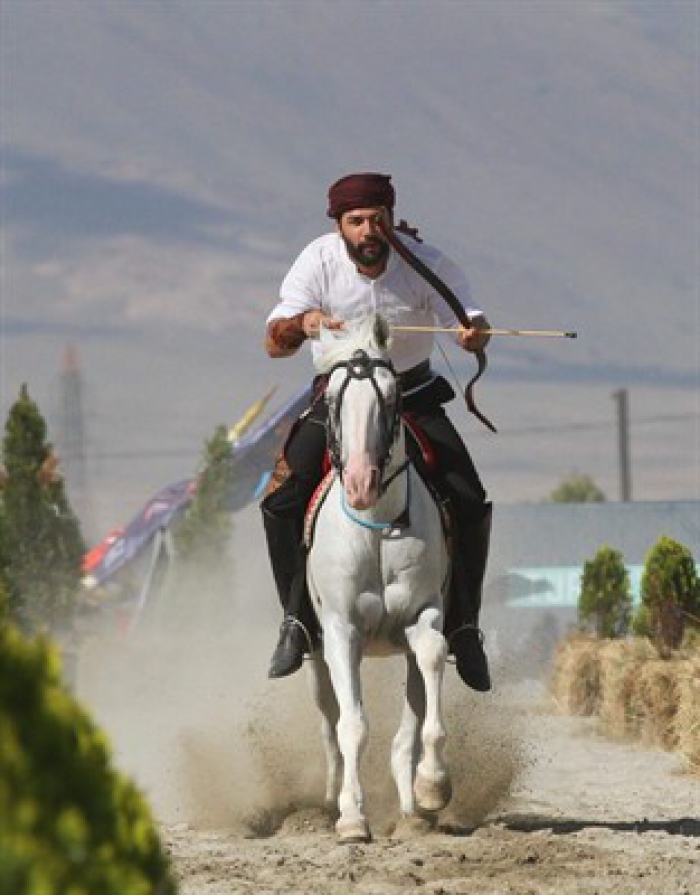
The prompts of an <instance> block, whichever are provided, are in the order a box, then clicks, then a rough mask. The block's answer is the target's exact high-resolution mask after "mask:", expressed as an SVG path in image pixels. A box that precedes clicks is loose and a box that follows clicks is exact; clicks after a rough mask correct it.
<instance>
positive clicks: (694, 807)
mask: <svg viewBox="0 0 700 895" xmlns="http://www.w3.org/2000/svg"><path fill="white" fill-rule="evenodd" d="M488 698H489V699H491V697H488ZM493 702H494V704H495V703H498V702H499V699H498V697H495V698H493ZM515 711H516V710H515V709H514V707H513V704H512V701H511V700H506V703H505V704H504V702H503V700H502V699H501V700H500V708H499V712H498V716H499V717H502V718H503V717H510V718H511V719H512V718H513V713H514V712H515ZM518 714H519V715H520V717H519V719H518V721H517V724H516V727H517V738H518V741H519V744H520V747H519V749H518V750H517V752H518V755H519V758H518V761H517V762H516V764H517V765H518V767H515V768H513V775H512V776H511V775H510V774H507V775H506V776H505V777H502V778H501V779H500V780H499V781H497V783H498V784H499V785H500V786H501V787H505V788H506V789H507V791H506V792H502V793H498V792H496V791H495V790H497V789H498V786H496V787H495V788H494V787H491V792H490V796H489V797H488V798H491V799H492V800H495V801H496V802H498V801H499V798H500V803H498V804H496V806H495V807H494V809H493V810H491V811H490V813H488V814H487V816H486V817H485V818H484V819H483V820H481V822H480V823H478V825H477V826H476V828H474V829H470V828H468V827H465V826H463V825H461V824H460V823H455V821H454V819H453V820H452V822H451V824H450V822H448V824H447V825H444V826H443V827H442V828H440V829H439V830H438V831H437V832H431V833H428V834H426V835H423V836H420V837H418V838H412V839H410V840H397V839H394V838H392V837H391V836H390V835H389V834H390V827H389V826H386V825H385V826H384V828H382V829H379V830H377V827H376V824H375V832H376V833H377V835H376V837H375V841H374V842H373V843H371V844H370V845H366V846H364V845H363V846H350V847H347V846H345V847H341V846H338V845H337V844H336V842H335V837H334V834H333V831H332V821H331V820H330V819H328V818H326V817H324V816H323V814H322V813H321V812H320V811H318V810H316V809H313V808H306V809H303V810H299V811H297V812H293V813H291V814H289V815H288V816H287V817H286V819H285V820H284V821H283V823H282V825H281V826H280V827H279V828H278V829H277V830H276V831H275V832H272V831H271V830H269V829H268V830H266V831H265V835H264V836H263V835H260V831H258V834H257V835H256V834H255V833H254V832H252V831H249V832H248V833H247V834H241V833H240V832H237V833H231V832H227V831H226V830H225V829H221V828H219V829H208V830H204V829H199V830H198V829H196V828H194V827H192V826H189V825H187V824H176V825H170V826H167V827H166V828H165V835H166V839H167V841H168V843H169V847H170V849H171V852H172V856H173V859H174V862H175V866H176V869H177V873H178V876H179V878H180V880H181V885H182V892H183V893H184V895H225V893H244V892H245V893H248V892H250V893H253V892H255V893H259V895H264V893H283V892H285V893H297V892H298V893H304V895H312V893H319V895H320V893H338V895H340V893H346V892H347V893H350V892H352V893H376V895H390V893H399V892H402V893H403V892H407V891H412V890H414V889H415V890H420V891H423V892H430V893H434V895H438V893H445V895H446V893H472V892H474V893H476V892H478V893H479V895H496V893H498V895H501V893H513V895H526V893H528V895H529V893H538V895H539V893H555V892H556V893H557V895H569V893H591V895H593V893H600V895H603V893H615V895H623V893H630V895H632V893H634V895H647V893H648V895H651V893H653V895H691V893H696V892H699V891H700V780H698V779H697V778H691V777H689V776H687V775H685V774H684V773H682V765H681V763H680V760H679V759H677V758H676V757H675V756H672V755H669V754H666V753H662V752H659V751H653V750H647V749H642V748H637V747H634V746H629V745H619V744H611V743H609V742H608V741H606V740H604V739H601V738H599V737H598V736H597V735H596V733H595V729H594V726H593V723H592V722H586V721H582V720H574V719H569V718H562V717H557V716H553V715H551V714H547V713H546V712H543V711H542V710H541V709H533V708H530V709H528V710H527V711H525V712H522V711H521V712H519V713H518ZM502 749H503V744H502V743H501V746H500V748H496V749H495V751H494V752H493V756H494V759H495V761H499V753H500V758H501V759H502V757H503V755H502ZM510 752H511V755H512V754H513V752H512V750H510ZM483 772H484V768H483V767H482V768H481V769H477V776H478V777H480V778H483ZM468 780H469V778H468V775H465V776H464V777H463V778H462V781H461V785H462V786H465V785H466V786H467V787H468V785H469V783H468ZM482 782H483V779H481V780H480V781H479V783H478V785H481V783H482ZM506 784H507V785H506ZM478 785H477V788H478ZM488 798H487V801H488ZM368 799H369V800H371V799H372V792H371V791H370V792H369V793H368ZM477 801H481V802H482V803H483V801H484V800H483V792H482V794H481V796H480V797H479V798H478V799H477ZM463 804H464V805H468V804H469V798H468V796H467V797H465V796H464V794H463ZM379 826H380V827H381V826H382V825H381V824H380V825H379ZM248 837H250V838H248Z"/></svg>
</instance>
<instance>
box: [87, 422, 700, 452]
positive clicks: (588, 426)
mask: <svg viewBox="0 0 700 895" xmlns="http://www.w3.org/2000/svg"><path fill="white" fill-rule="evenodd" d="M694 420H700V413H668V414H657V415H654V416H647V417H641V418H633V419H632V420H631V428H635V427H636V426H643V425H656V424H658V423H679V422H680V423H687V422H691V421H694ZM615 426H616V423H615V420H607V421H589V422H581V423H555V424H553V425H541V426H523V427H520V428H514V429H499V431H498V435H499V436H501V437H502V438H510V437H519V436H521V435H541V434H550V433H558V432H560V433H564V432H594V431H600V430H605V429H613V428H615ZM475 434H476V435H479V436H482V435H483V437H484V438H492V437H493V436H492V435H491V434H490V433H488V432H483V433H482V432H477V433H471V434H470V436H469V437H470V438H472V437H473V436H474V435H475ZM200 457H201V449H195V448H185V447H181V448H166V447H163V448H159V447H155V448H142V449H124V450H117V451H104V452H103V451H95V452H93V453H91V454H90V455H89V459H90V460H91V461H95V462H102V461H107V462H111V461H117V460H196V459H198V458H200Z"/></svg>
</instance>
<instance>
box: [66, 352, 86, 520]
mask: <svg viewBox="0 0 700 895" xmlns="http://www.w3.org/2000/svg"><path fill="white" fill-rule="evenodd" d="M83 390H84V384H83V374H82V371H81V369H80V363H79V361H78V352H77V350H76V348H75V346H74V345H70V344H69V345H67V346H66V352H65V355H64V357H63V368H62V370H61V411H60V422H59V427H58V448H59V456H60V459H61V460H62V466H63V470H64V473H65V476H66V485H67V486H68V489H69V490H70V494H71V500H72V503H73V505H74V507H75V510H76V513H77V515H78V516H79V518H80V521H81V523H82V524H83V527H84V528H86V527H87V528H89V526H90V523H91V521H92V520H91V519H90V516H91V506H90V493H89V486H88V481H87V456H86V450H85V442H86V438H85V414H84V409H83Z"/></svg>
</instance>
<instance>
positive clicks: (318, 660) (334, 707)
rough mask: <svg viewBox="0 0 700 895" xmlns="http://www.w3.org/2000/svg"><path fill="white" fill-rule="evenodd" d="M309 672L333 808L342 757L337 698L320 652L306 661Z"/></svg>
mask: <svg viewBox="0 0 700 895" xmlns="http://www.w3.org/2000/svg"><path fill="white" fill-rule="evenodd" d="M308 665H309V668H310V673H311V678H310V680H311V692H312V694H313V698H314V702H315V703H316V705H317V706H318V709H319V711H320V712H321V740H322V742H323V751H324V753H325V755H326V794H325V803H326V806H327V807H330V806H333V808H334V809H335V807H336V803H337V800H338V792H339V789H338V783H339V780H340V769H341V764H342V758H341V755H340V749H339V748H338V736H337V734H336V725H337V723H338V714H339V712H338V700H337V699H336V698H335V693H334V692H333V686H332V684H331V679H330V676H329V674H328V666H327V665H326V663H325V662H324V661H323V657H322V656H321V654H320V652H316V653H314V655H313V658H312V660H311V661H310V662H309V663H308Z"/></svg>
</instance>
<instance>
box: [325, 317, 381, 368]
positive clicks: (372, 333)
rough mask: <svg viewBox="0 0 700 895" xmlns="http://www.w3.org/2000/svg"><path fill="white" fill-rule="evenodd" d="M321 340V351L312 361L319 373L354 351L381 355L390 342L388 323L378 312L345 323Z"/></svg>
mask: <svg viewBox="0 0 700 895" xmlns="http://www.w3.org/2000/svg"><path fill="white" fill-rule="evenodd" d="M323 340H324V343H325V344H324V349H323V353H322V354H321V356H320V357H318V358H316V360H315V362H314V363H315V367H316V370H317V371H318V372H319V373H327V372H328V370H330V369H331V367H332V366H333V365H334V364H337V363H338V362H339V361H343V360H347V359H348V358H349V357H352V355H353V354H354V352H355V351H359V350H363V351H367V352H368V353H369V354H373V355H381V356H382V357H383V356H385V355H386V353H387V349H388V348H389V345H390V344H391V337H390V330H389V324H388V323H387V322H386V320H385V319H384V318H383V317H382V316H381V315H380V314H370V315H369V316H367V317H362V318H360V319H358V320H354V321H352V322H351V323H347V324H346V326H345V329H342V330H336V331H333V332H332V334H331V333H330V332H328V333H327V334H326V335H324V337H323ZM326 340H327V342H326ZM326 345H327V347H326Z"/></svg>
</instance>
